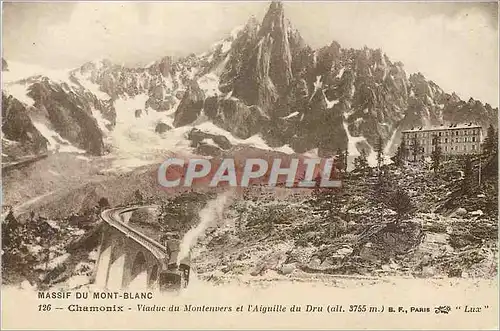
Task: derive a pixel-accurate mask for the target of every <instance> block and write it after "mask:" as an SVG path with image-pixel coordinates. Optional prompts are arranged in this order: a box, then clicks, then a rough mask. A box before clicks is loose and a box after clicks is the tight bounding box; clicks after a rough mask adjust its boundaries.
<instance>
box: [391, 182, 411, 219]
mask: <svg viewBox="0 0 500 331" xmlns="http://www.w3.org/2000/svg"><path fill="white" fill-rule="evenodd" d="M388 204H389V206H390V208H391V209H392V210H394V211H395V212H396V222H400V221H401V220H403V219H404V218H406V217H408V216H410V215H412V214H413V213H414V212H415V210H416V209H415V206H414V204H413V202H412V200H411V198H410V196H409V195H408V193H407V192H406V191H405V190H403V189H400V188H398V189H396V190H395V191H394V192H393V193H392V194H391V195H390V196H389V199H388Z"/></svg>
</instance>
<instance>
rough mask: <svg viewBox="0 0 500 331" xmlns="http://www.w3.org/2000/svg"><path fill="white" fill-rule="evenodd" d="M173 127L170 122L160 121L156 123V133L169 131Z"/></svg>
mask: <svg viewBox="0 0 500 331" xmlns="http://www.w3.org/2000/svg"><path fill="white" fill-rule="evenodd" d="M171 129H172V128H171V127H170V126H169V125H168V124H166V123H163V122H159V123H158V124H156V127H155V132H156V133H163V132H167V131H169V130H171Z"/></svg>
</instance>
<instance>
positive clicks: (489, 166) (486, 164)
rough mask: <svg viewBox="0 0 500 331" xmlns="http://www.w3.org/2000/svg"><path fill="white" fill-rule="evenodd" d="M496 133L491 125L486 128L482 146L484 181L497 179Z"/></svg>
mask: <svg viewBox="0 0 500 331" xmlns="http://www.w3.org/2000/svg"><path fill="white" fill-rule="evenodd" d="M497 135H498V131H495V128H493V126H492V125H490V126H489V127H488V131H487V134H486V137H485V139H484V143H483V145H482V155H480V157H481V158H482V161H483V162H482V165H481V166H482V175H483V177H484V178H485V179H488V178H493V179H495V178H497V177H498V137H497Z"/></svg>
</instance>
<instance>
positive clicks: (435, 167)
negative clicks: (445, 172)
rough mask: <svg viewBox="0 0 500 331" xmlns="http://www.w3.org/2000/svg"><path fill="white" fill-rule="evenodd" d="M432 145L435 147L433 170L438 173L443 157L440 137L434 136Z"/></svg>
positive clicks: (433, 151) (432, 156) (432, 157)
mask: <svg viewBox="0 0 500 331" xmlns="http://www.w3.org/2000/svg"><path fill="white" fill-rule="evenodd" d="M432 146H433V147H434V148H433V150H432V154H431V159H432V170H434V172H435V173H436V172H438V171H439V167H440V165H441V159H442V157H443V153H442V150H441V146H439V138H438V137H437V136H434V137H433V138H432Z"/></svg>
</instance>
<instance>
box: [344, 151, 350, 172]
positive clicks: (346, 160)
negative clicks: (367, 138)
mask: <svg viewBox="0 0 500 331" xmlns="http://www.w3.org/2000/svg"><path fill="white" fill-rule="evenodd" d="M348 156H349V151H348V150H347V149H346V150H345V152H344V172H347V167H348V163H349V159H348Z"/></svg>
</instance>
